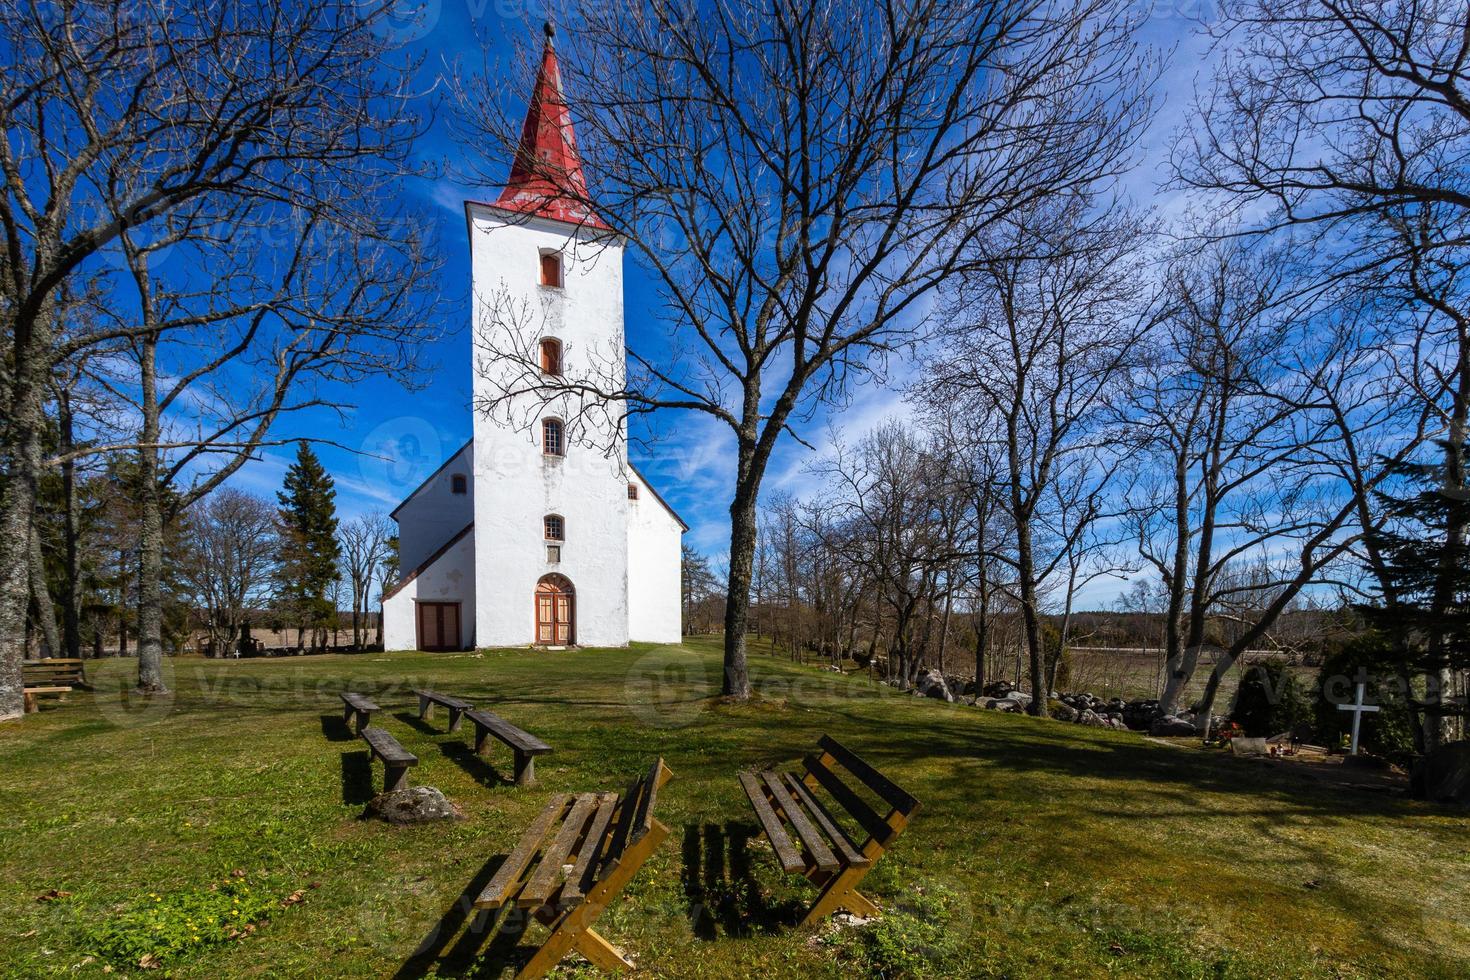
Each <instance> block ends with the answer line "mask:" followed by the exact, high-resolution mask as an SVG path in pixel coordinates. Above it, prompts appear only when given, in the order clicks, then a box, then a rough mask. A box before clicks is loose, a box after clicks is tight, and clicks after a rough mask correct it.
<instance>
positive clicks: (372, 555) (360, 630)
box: [337, 511, 393, 650]
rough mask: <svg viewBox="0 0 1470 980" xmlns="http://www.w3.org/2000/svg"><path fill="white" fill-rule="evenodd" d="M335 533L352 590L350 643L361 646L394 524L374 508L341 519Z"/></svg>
mask: <svg viewBox="0 0 1470 980" xmlns="http://www.w3.org/2000/svg"><path fill="white" fill-rule="evenodd" d="M337 534H338V537H340V538H341V540H342V565H343V571H345V572H346V573H347V574H346V576H345V577H346V579H347V585H348V588H349V590H350V591H351V594H352V646H353V648H354V649H359V650H360V649H362V645H363V640H364V636H365V634H366V630H365V629H364V627H363V625H362V624H363V623H364V622H365V621H366V619H367V611H368V603H369V602H370V601H371V599H372V589H373V580H374V578H375V577H376V576H377V574H378V569H379V568H380V567H381V566H382V564H383V562H384V560H385V559H386V558H387V557H388V540H389V538H391V537H392V536H393V526H392V524H391V523H390V522H389V520H388V518H387V517H385V516H384V515H383V514H382V513H381V512H379V511H373V512H372V513H369V514H363V515H362V516H361V517H356V518H353V519H352V520H350V521H346V522H344V523H343V524H342V526H341V528H340V529H339V530H338V532H337Z"/></svg>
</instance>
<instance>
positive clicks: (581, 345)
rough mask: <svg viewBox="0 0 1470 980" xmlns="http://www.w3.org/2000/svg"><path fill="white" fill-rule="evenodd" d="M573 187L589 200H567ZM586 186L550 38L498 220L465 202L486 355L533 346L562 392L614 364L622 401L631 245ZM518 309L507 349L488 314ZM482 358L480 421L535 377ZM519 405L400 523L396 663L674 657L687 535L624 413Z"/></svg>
mask: <svg viewBox="0 0 1470 980" xmlns="http://www.w3.org/2000/svg"><path fill="white" fill-rule="evenodd" d="M548 175H554V176H548ZM568 186H571V187H575V188H576V189H577V190H578V191H581V193H580V194H575V195H572V196H571V197H569V196H568V195H566V194H564V193H563V192H561V191H560V190H558V188H559V187H561V188H565V187H568ZM585 186H586V185H585V182H584V178H583V175H582V167H581V161H580V158H579V157H578V155H577V148H576V142H575V139H574V137H573V134H572V126H571V118H570V114H569V112H568V111H567V107H566V104H565V101H564V100H563V98H562V94H561V76H560V71H559V69H558V66H557V60H556V51H555V48H554V46H553V44H552V41H551V39H550V38H549V37H548V39H547V43H546V50H545V52H544V54H543V57H542V63H541V70H540V75H539V77H538V78H537V81H536V88H535V91H534V93H533V94H532V98H531V104H530V107H529V109H528V112H527V116H526V122H525V126H524V128H523V130H522V135H521V145H520V148H519V150H518V152H517V154H516V158H515V161H514V163H513V164H512V167H511V173H510V179H509V180H508V181H507V184H506V187H505V189H504V191H503V192H502V193H501V194H500V196H499V197H498V198H497V199H496V201H495V202H494V203H493V204H487V203H480V202H475V201H468V202H466V203H465V218H466V223H467V225H468V230H469V242H470V250H471V270H472V277H473V290H472V296H473V309H474V311H475V312H474V330H475V331H476V333H475V341H474V349H475V350H477V351H485V350H509V349H512V348H513V347H514V348H519V347H521V346H524V347H525V348H526V349H527V350H529V351H531V352H533V353H531V354H530V355H529V363H530V364H531V365H532V369H533V370H534V369H537V368H539V370H540V371H542V372H545V373H546V374H549V375H554V376H562V375H564V374H567V375H573V374H575V373H576V371H577V369H578V367H579V366H578V365H577V364H576V359H577V358H578V357H579V356H585V357H587V358H593V357H595V356H596V352H607V351H613V352H616V356H615V358H613V359H612V361H611V363H612V367H611V368H609V359H608V358H599V359H598V360H599V363H598V367H597V369H598V371H599V372H600V373H599V381H600V382H602V383H611V384H613V385H615V386H617V387H621V385H622V380H623V378H622V375H623V372H624V371H625V369H626V366H625V361H624V357H623V349H624V348H623V247H622V243H621V242H620V241H619V240H618V239H617V238H616V237H615V236H613V235H612V233H611V232H610V231H609V230H608V228H607V227H606V225H604V224H603V223H602V221H601V220H600V219H599V218H597V216H596V215H593V214H589V213H588V212H587V211H586V210H585V208H584V207H582V206H581V205H579V204H577V203H575V202H574V201H573V200H572V197H580V198H581V199H582V200H584V201H585V199H586V195H585ZM507 305H510V306H513V307H514V308H516V309H519V310H525V311H528V312H529V313H530V314H531V316H530V317H529V318H528V319H527V320H526V321H524V322H527V323H532V324H534V325H535V326H534V327H533V328H532V329H533V330H534V331H535V333H536V334H537V335H536V336H532V337H529V338H525V339H524V340H522V339H521V338H506V337H499V336H494V335H493V333H494V332H495V331H506V330H507V329H511V328H508V327H507V325H506V324H505V323H503V322H502V321H501V320H500V319H499V318H497V317H495V316H493V315H491V311H492V310H493V309H495V308H500V309H504V308H506V306H507ZM467 360H468V361H470V362H472V363H473V364H474V369H473V373H474V389H473V390H474V394H475V403H476V405H480V404H482V400H484V399H497V398H498V399H500V401H501V402H504V401H505V399H506V396H505V392H506V391H507V390H515V389H518V388H519V387H520V386H519V376H520V375H523V374H524V373H525V372H526V371H527V363H528V360H527V359H515V358H504V359H499V360H498V359H496V358H494V357H489V358H486V357H481V358H479V359H478V360H477V359H476V358H473V357H472V358H468V359H467ZM583 367H585V365H584V366H583ZM609 371H611V372H612V373H613V374H615V375H616V376H615V377H608V372H609ZM510 402H511V404H506V405H503V408H504V409H505V410H503V411H498V412H495V413H493V417H492V414H491V413H486V412H481V411H476V412H475V417H474V427H473V437H472V438H471V439H470V441H469V442H468V443H466V444H465V445H464V446H463V447H462V448H461V449H460V450H459V451H458V452H456V453H455V454H454V455H453V456H451V457H450V458H449V460H448V461H447V462H445V463H444V464H443V465H442V466H441V467H440V468H439V469H438V470H437V471H436V472H435V473H434V474H433V475H431V476H430V477H429V478H428V479H427V480H425V481H424V482H423V484H421V485H420V486H419V487H418V488H417V489H416V490H414V491H413V492H412V493H411V494H409V495H408V497H407V499H405V500H404V501H403V502H402V503H401V504H399V505H398V507H397V508H396V509H395V510H394V511H393V514H392V516H393V518H394V520H396V521H397V523H398V542H399V543H398V553H399V568H400V577H399V580H398V583H397V584H396V585H395V586H393V587H391V588H390V589H389V590H388V591H387V592H385V593H384V596H383V639H384V644H385V647H386V648H387V649H389V650H402V649H420V650H463V649H470V648H473V647H498V646H528V645H535V646H545V647H564V646H572V645H579V646H624V645H626V644H627V643H628V642H630V641H636V640H646V641H652V642H658V643H677V642H678V641H679V638H680V632H681V623H680V610H681V588H680V543H681V536H682V534H683V532H684V531H686V530H688V528H687V527H686V525H685V524H684V522H683V521H682V520H680V518H679V516H678V515H677V514H676V513H674V511H673V510H672V509H671V508H670V507H669V505H668V504H667V503H665V502H664V500H663V498H662V497H660V496H659V495H658V493H657V492H656V491H655V490H654V489H653V487H652V486H651V485H650V484H649V483H648V481H647V480H645V479H644V478H643V476H642V475H641V474H640V473H639V472H638V471H637V470H636V469H635V468H634V467H633V466H632V465H631V464H630V463H629V461H628V455H627V440H626V433H625V432H624V431H623V423H622V421H621V420H620V418H618V413H616V412H608V413H606V416H607V417H606V419H605V420H604V421H601V422H598V421H596V420H595V418H596V417H595V416H593V417H592V418H593V419H594V421H591V422H590V423H589V421H588V419H589V416H588V415H587V414H586V413H583V414H582V415H580V416H579V417H578V419H577V424H575V425H573V424H571V423H570V419H569V417H568V416H569V413H570V412H571V411H572V409H571V407H570V406H569V405H568V404H567V396H557V397H555V398H550V399H548V398H547V397H546V395H544V394H543V393H540V392H533V391H526V392H524V393H521V394H513V395H511V396H510ZM589 425H590V426H591V428H590V429H589ZM599 426H600V431H599V428H598V427H599Z"/></svg>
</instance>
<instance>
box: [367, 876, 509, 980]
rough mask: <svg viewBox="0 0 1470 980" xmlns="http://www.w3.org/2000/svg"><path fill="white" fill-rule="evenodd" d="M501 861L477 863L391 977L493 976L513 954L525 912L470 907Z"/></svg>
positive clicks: (412, 979)
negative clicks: (478, 867) (478, 866)
mask: <svg viewBox="0 0 1470 980" xmlns="http://www.w3.org/2000/svg"><path fill="white" fill-rule="evenodd" d="M504 861H505V858H504V856H503V855H497V856H495V857H492V858H491V859H490V860H489V861H487V862H486V863H485V864H484V865H483V866H481V868H480V870H479V871H478V872H476V873H475V876H474V877H473V878H471V879H470V881H469V883H468V884H467V885H466V886H465V888H464V890H463V891H462V892H460V894H459V895H458V897H456V898H455V899H454V901H453V903H451V904H450V906H449V908H447V909H445V910H444V914H443V915H442V916H440V917H439V921H438V922H436V923H435V924H434V926H433V927H432V928H431V929H430V930H429V932H428V934H427V935H425V936H424V938H423V939H422V940H420V941H419V944H418V946H416V947H415V948H414V951H413V953H412V954H411V955H410V956H409V958H408V959H407V960H405V961H404V963H403V965H402V966H400V967H399V968H398V971H397V972H396V973H394V974H393V978H394V980H415V978H418V977H427V976H487V977H488V976H496V975H498V974H499V973H500V972H501V970H502V968H504V967H505V966H506V965H507V964H508V963H510V962H511V961H512V960H513V959H515V958H516V947H517V945H518V944H519V942H520V939H521V936H522V935H523V934H524V932H525V923H526V918H527V917H526V916H525V914H524V913H522V912H520V910H518V909H516V908H514V907H512V908H509V909H507V910H505V911H504V914H500V915H498V914H497V913H496V912H492V911H480V910H478V909H476V908H475V899H476V898H479V896H480V892H481V891H483V890H484V888H485V886H486V885H488V884H489V883H490V879H491V878H493V877H495V872H496V871H497V870H499V868H500V865H501V864H502V863H503V862H504ZM497 920H498V921H497ZM487 939H488V940H489V943H488V945H487V943H486V940H487ZM472 968H473V969H472Z"/></svg>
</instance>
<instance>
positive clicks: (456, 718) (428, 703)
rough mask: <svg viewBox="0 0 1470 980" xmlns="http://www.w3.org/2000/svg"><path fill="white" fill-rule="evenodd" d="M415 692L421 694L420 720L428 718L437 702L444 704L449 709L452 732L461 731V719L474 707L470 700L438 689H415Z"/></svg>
mask: <svg viewBox="0 0 1470 980" xmlns="http://www.w3.org/2000/svg"><path fill="white" fill-rule="evenodd" d="M413 693H415V694H417V695H418V696H419V720H420V721H427V720H428V717H429V712H430V711H432V710H433V708H434V705H436V704H442V705H443V706H444V707H446V708H448V709H449V730H450V731H451V732H457V731H459V722H460V719H461V718H463V717H464V713H465V712H466V711H469V710H470V709H471V708H473V707H474V705H472V704H470V703H469V702H468V701H461V700H460V699H459V698H452V697H450V696H449V695H447V694H440V693H439V692H438V691H414V692H413Z"/></svg>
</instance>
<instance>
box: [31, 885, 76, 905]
mask: <svg viewBox="0 0 1470 980" xmlns="http://www.w3.org/2000/svg"><path fill="white" fill-rule="evenodd" d="M70 894H71V892H64V891H62V890H61V889H59V888H48V889H46V890H45V891H43V892H42V893H41V894H39V895H37V896H36V901H38V902H55V901H57V900H58V899H63V898H66V897H67V896H68V895H70Z"/></svg>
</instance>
